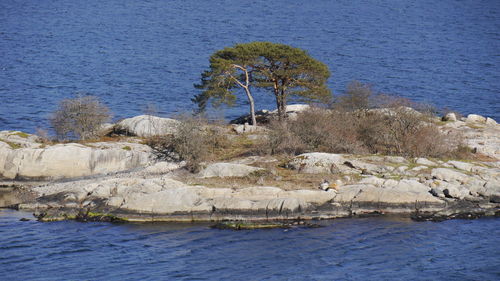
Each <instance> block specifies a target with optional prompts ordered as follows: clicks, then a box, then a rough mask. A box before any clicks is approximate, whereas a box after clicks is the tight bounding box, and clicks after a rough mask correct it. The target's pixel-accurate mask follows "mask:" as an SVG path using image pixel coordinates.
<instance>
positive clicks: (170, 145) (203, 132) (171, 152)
mask: <svg viewBox="0 0 500 281" xmlns="http://www.w3.org/2000/svg"><path fill="white" fill-rule="evenodd" d="M180 119H181V120H180V121H181V122H180V123H179V124H178V125H177V126H176V128H175V130H174V132H175V133H173V134H170V135H166V136H155V137H151V138H148V139H147V140H146V143H147V144H148V145H149V146H151V147H152V148H153V150H154V151H155V154H156V155H157V157H158V158H160V159H164V160H170V161H186V168H187V169H188V170H189V171H191V172H193V173H195V172H198V171H199V169H200V164H201V162H204V161H206V160H208V159H209V158H210V156H211V155H212V154H213V153H214V152H215V150H217V149H221V148H223V147H225V146H226V145H227V143H228V141H227V138H226V137H225V135H224V134H221V133H220V132H219V131H217V129H216V128H217V127H215V126H210V125H209V124H208V121H207V120H206V119H205V118H203V117H200V116H198V117H192V116H186V115H184V116H181V117H180Z"/></svg>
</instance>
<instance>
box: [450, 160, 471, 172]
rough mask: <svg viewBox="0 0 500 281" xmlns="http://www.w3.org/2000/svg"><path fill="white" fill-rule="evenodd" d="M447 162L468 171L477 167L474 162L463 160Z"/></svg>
mask: <svg viewBox="0 0 500 281" xmlns="http://www.w3.org/2000/svg"><path fill="white" fill-rule="evenodd" d="M447 163H448V164H450V165H452V166H453V167H454V168H456V169H460V170H464V171H467V172H471V171H472V170H473V169H474V167H475V166H474V165H473V164H470V163H467V162H462V161H448V162H447Z"/></svg>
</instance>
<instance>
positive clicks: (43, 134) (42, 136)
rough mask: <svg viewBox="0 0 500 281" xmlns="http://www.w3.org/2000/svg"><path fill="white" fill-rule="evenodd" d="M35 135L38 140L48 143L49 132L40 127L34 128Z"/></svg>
mask: <svg viewBox="0 0 500 281" xmlns="http://www.w3.org/2000/svg"><path fill="white" fill-rule="evenodd" d="M35 135H36V136H37V137H38V141H39V142H41V143H43V144H47V143H50V139H49V132H47V130H45V129H42V128H36V131H35Z"/></svg>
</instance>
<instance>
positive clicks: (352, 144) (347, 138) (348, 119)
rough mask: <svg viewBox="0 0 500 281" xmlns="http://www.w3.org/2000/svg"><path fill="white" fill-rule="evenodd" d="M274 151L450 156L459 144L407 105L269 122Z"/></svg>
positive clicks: (308, 114)
mask: <svg viewBox="0 0 500 281" xmlns="http://www.w3.org/2000/svg"><path fill="white" fill-rule="evenodd" d="M270 128H271V131H270V133H269V135H268V146H269V147H270V152H271V153H273V154H276V153H286V154H299V153H303V152H312V151H318V152H330V153H353V154H363V153H373V154H385V155H401V156H405V157H449V156H450V155H454V154H455V153H456V149H457V147H459V146H460V144H459V142H458V140H459V138H458V137H456V136H450V135H445V134H443V133H442V132H441V131H440V130H439V128H438V127H437V126H436V125H435V124H434V123H433V122H432V121H431V120H430V119H429V116H428V115H426V114H423V113H420V112H417V111H415V110H413V109H411V108H408V107H396V108H384V109H371V110H362V111H360V110H357V111H341V110H326V109H311V110H308V111H305V112H302V113H300V114H298V116H297V118H296V119H295V120H288V122H286V123H284V122H281V123H280V122H277V123H271V124H270Z"/></svg>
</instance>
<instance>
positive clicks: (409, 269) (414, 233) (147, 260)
mask: <svg viewBox="0 0 500 281" xmlns="http://www.w3.org/2000/svg"><path fill="white" fill-rule="evenodd" d="M23 217H26V218H30V217H31V214H29V213H25V212H18V211H13V210H1V209H0V237H1V239H0V272H1V275H0V277H1V278H0V279H2V280H9V281H11V280H51V281H52V280H481V281H485V280H499V279H500V247H499V245H500V220H499V219H478V220H450V221H445V222H440V223H434V222H412V221H411V220H408V219H396V218H360V219H337V220H328V221H321V224H322V225H324V227H321V228H311V229H308V228H292V229H273V230H249V231H233V230H217V229H211V228H210V227H209V225H207V224H190V223H184V224H165V223H155V224H152V223H134V224H111V223H79V222H73V221H67V222H51V223H41V222H36V221H28V222H20V221H19V219H20V218H23Z"/></svg>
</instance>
